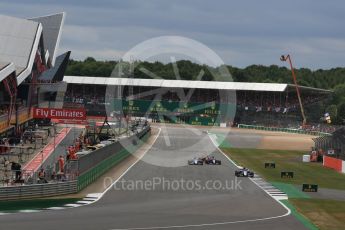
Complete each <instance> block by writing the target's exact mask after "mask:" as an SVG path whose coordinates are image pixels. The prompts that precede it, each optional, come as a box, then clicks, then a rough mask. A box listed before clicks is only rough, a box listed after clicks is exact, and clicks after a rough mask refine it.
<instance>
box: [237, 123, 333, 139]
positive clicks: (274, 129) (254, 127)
mask: <svg viewBox="0 0 345 230" xmlns="http://www.w3.org/2000/svg"><path fill="white" fill-rule="evenodd" d="M237 127H238V128H240V129H256V130H263V131H272V132H284V133H298V134H307V135H313V136H331V134H329V133H324V132H317V131H306V130H303V129H288V128H273V127H265V126H256V125H244V124H239V125H238V126H237Z"/></svg>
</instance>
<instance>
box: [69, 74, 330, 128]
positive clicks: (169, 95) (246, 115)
mask: <svg viewBox="0 0 345 230" xmlns="http://www.w3.org/2000/svg"><path fill="white" fill-rule="evenodd" d="M64 81H65V82H66V83H67V84H68V86H67V92H66V96H65V99H64V106H65V107H76V106H78V107H84V108H86V110H87V114H88V115H89V116H106V114H107V113H106V112H107V111H108V115H109V112H111V111H114V112H116V113H117V114H119V113H120V112H122V113H123V115H124V116H126V115H127V114H128V113H130V114H131V115H132V116H138V117H147V118H149V119H151V120H152V121H154V122H172V123H187V124H197V125H216V126H219V125H222V126H230V125H234V124H237V123H243V124H255V125H265V126H275V127H289V126H290V127H299V126H300V124H301V121H302V118H301V115H300V108H299V104H298V99H297V95H296V91H295V90H296V88H295V86H294V85H290V84H276V83H245V82H214V81H213V82H209V81H186V80H162V79H135V78H134V79H129V78H103V77H80V76H65V77H64ZM130 87H131V88H133V93H132V94H131V95H130V93H129V92H130V90H129V88H130ZM300 89H301V91H302V101H303V103H304V106H305V107H306V110H307V116H308V118H309V121H314V122H319V119H320V117H322V115H323V114H322V113H321V112H320V113H317V112H310V110H308V108H310V107H312V106H313V104H315V103H318V102H320V101H323V100H327V99H328V98H329V96H330V95H331V93H332V92H331V91H329V90H323V89H316V88H309V87H300ZM188 92H190V95H189V96H187V95H188Z"/></svg>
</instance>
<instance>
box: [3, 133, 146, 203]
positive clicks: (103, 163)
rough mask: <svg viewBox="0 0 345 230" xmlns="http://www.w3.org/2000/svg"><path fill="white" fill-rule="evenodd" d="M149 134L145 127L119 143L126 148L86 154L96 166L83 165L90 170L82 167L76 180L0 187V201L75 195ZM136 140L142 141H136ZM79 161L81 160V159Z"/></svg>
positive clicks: (130, 151) (124, 156) (132, 150)
mask: <svg viewBox="0 0 345 230" xmlns="http://www.w3.org/2000/svg"><path fill="white" fill-rule="evenodd" d="M150 134H151V129H150V127H145V128H144V129H143V130H142V131H140V132H139V133H137V134H136V135H134V136H131V137H129V138H126V139H124V141H123V142H121V144H122V145H124V146H126V148H124V147H122V148H121V149H118V148H114V149H112V148H111V147H115V144H119V143H114V144H112V145H113V146H112V145H109V148H106V147H107V146H106V147H103V148H101V149H99V150H96V151H94V152H92V153H90V154H88V155H90V156H97V157H95V158H92V157H91V158H85V159H87V161H90V160H91V161H93V160H95V161H94V162H96V164H89V163H87V164H85V165H84V166H89V167H90V168H88V169H87V170H86V168H85V167H84V170H85V171H84V172H83V173H81V174H79V177H78V179H77V180H74V179H72V180H69V181H61V182H54V183H46V184H31V185H22V186H7V187H0V201H2V200H20V199H33V198H41V197H49V196H59V195H66V194H72V193H77V192H78V191H80V190H82V189H83V188H85V187H86V186H87V185H89V184H90V183H92V182H93V181H95V180H96V179H97V178H98V177H100V176H101V175H102V174H103V173H105V172H106V171H108V170H109V169H110V168H111V167H113V166H114V165H116V164H118V163H119V162H121V161H122V160H123V159H125V158H126V157H127V156H129V155H130V154H131V153H133V152H134V151H135V150H137V149H138V148H139V147H140V146H141V145H142V143H143V142H144V141H146V140H147V139H148V137H149V136H150ZM138 138H139V139H141V140H142V141H137V140H138ZM102 149H103V150H104V151H103V152H102V151H101V150H102ZM96 154H97V155H96ZM80 159H82V157H81V158H80ZM80 159H79V160H80ZM74 163H75V162H74ZM84 163H85V162H84Z"/></svg>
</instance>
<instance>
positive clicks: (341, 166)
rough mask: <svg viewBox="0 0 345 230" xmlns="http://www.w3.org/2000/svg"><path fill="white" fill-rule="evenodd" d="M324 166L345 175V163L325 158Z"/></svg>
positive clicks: (332, 158)
mask: <svg viewBox="0 0 345 230" xmlns="http://www.w3.org/2000/svg"><path fill="white" fill-rule="evenodd" d="M323 166H324V167H327V168H332V169H334V170H336V171H337V172H342V173H345V161H343V160H340V159H337V158H334V157H328V156H323Z"/></svg>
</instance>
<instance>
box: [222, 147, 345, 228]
mask: <svg viewBox="0 0 345 230" xmlns="http://www.w3.org/2000/svg"><path fill="white" fill-rule="evenodd" d="M222 150H223V151H224V152H225V153H226V154H228V155H229V156H230V158H231V159H232V160H234V161H235V162H236V163H238V164H239V165H243V166H246V167H248V168H251V169H253V170H254V171H256V172H257V173H259V174H260V175H261V176H262V177H264V178H265V179H266V180H267V181H269V182H270V183H272V184H273V185H274V186H275V187H277V188H279V189H280V190H282V191H284V192H285V193H286V194H287V195H288V197H289V201H285V202H286V205H288V207H289V208H290V209H291V210H292V211H293V214H294V215H295V216H296V218H297V219H299V220H300V221H301V222H303V223H304V224H305V226H306V227H308V228H309V229H315V227H314V226H313V225H312V224H308V222H307V221H305V218H306V219H307V220H310V221H311V222H312V223H313V224H314V225H315V226H316V227H317V228H319V229H327V230H329V229H332V230H333V229H334V230H338V229H339V230H340V229H345V228H344V226H345V201H335V200H328V199H312V198H310V196H309V195H308V194H307V193H303V192H302V191H301V190H299V189H298V188H296V187H295V186H294V185H302V184H303V183H311V184H318V185H319V187H321V188H330V189H340V190H345V183H344V181H345V175H344V174H341V173H338V172H336V171H334V170H331V169H327V168H324V167H323V166H322V164H321V163H303V162H302V155H303V154H305V152H303V151H285V150H259V149H235V148H222ZM265 162H275V163H276V168H275V169H265V168H264V164H265ZM281 171H293V172H294V173H295V175H294V178H292V179H282V178H280V172H281ZM344 192H345V191H344ZM309 225H310V226H309Z"/></svg>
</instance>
